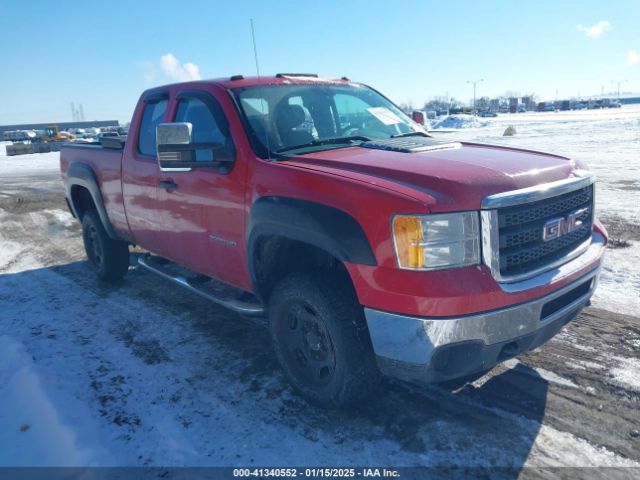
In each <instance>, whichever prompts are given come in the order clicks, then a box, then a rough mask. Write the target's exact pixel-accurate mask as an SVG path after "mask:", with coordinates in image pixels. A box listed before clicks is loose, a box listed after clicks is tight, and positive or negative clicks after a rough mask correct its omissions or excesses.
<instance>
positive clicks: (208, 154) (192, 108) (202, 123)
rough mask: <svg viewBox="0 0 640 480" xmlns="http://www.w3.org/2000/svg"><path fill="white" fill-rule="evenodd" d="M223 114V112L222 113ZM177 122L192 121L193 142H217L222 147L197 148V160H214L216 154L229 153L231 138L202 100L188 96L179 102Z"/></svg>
mask: <svg viewBox="0 0 640 480" xmlns="http://www.w3.org/2000/svg"><path fill="white" fill-rule="evenodd" d="M220 114H222V113H220ZM175 121H176V122H189V123H191V126H192V130H191V138H192V141H193V143H217V144H220V145H221V148H219V149H216V152H215V155H214V150H212V149H211V148H206V149H201V150H196V161H197V162H212V161H214V160H216V159H215V158H214V157H215V156H216V155H220V154H222V155H224V154H227V155H228V154H229V152H228V150H229V148H228V147H229V145H230V144H231V141H230V139H229V138H228V137H227V135H225V134H224V133H223V132H222V130H221V129H220V125H219V123H218V121H217V120H216V117H215V116H214V114H213V112H212V111H211V109H210V108H209V106H207V105H206V104H205V103H204V102H203V101H202V100H199V99H197V98H186V99H183V100H180V103H178V110H177V112H176V119H175Z"/></svg>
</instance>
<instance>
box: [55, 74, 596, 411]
mask: <svg viewBox="0 0 640 480" xmlns="http://www.w3.org/2000/svg"><path fill="white" fill-rule="evenodd" d="M305 111H306V112H309V113H310V116H311V121H312V122H313V128H312V129H307V130H300V129H299V128H297V127H299V126H300V125H301V124H303V123H304V122H308V121H309V120H308V117H307V115H306V113H305ZM314 132H315V133H314ZM102 142H103V144H102V145H73V144H69V145H68V146H65V147H63V149H62V151H61V155H60V165H61V172H62V179H63V181H64V185H65V195H66V200H67V202H68V205H69V208H70V210H71V212H72V213H73V215H74V216H75V217H76V218H77V219H78V220H79V221H80V222H81V223H82V232H83V239H84V244H85V249H86V253H87V257H88V260H89V265H90V266H91V267H92V269H93V270H94V271H95V273H96V274H97V276H98V277H99V278H101V279H103V280H107V281H117V280H120V279H121V278H122V277H123V276H124V275H125V273H126V272H127V270H128V269H129V265H130V253H129V245H138V246H140V247H142V248H143V249H145V250H147V251H148V252H150V253H149V254H144V255H137V256H136V262H137V264H138V265H139V266H140V267H143V268H146V269H148V270H149V271H151V272H153V273H156V274H158V275H160V276H162V277H163V278H165V279H167V280H171V281H173V282H174V283H176V284H178V285H180V286H182V287H186V288H187V289H188V290H190V291H191V292H193V293H197V294H199V295H201V296H203V297H205V298H208V299H210V300H212V301H214V302H217V303H219V304H221V305H223V306H225V307H226V308H230V309H232V310H233V311H235V312H238V313H241V314H244V315H257V316H263V315H266V316H268V321H269V327H270V332H271V337H272V340H273V345H274V350H275V353H276V356H277V358H278V360H279V362H280V365H281V366H282V369H283V371H284V373H285V375H286V377H287V378H288V379H289V381H290V382H291V384H292V385H293V386H294V388H295V389H296V390H297V391H298V392H299V393H300V394H301V395H303V396H304V397H305V398H306V399H307V400H309V401H310V402H312V403H315V404H318V405H322V406H325V407H342V406H345V405H351V404H357V403H359V402H362V401H363V400H367V399H371V398H375V392H376V389H377V388H378V386H379V381H380V375H381V374H384V375H389V376H392V377H396V378H400V379H403V380H408V381H413V382H421V383H434V382H442V381H454V380H455V381H456V382H461V383H464V382H465V381H468V380H470V379H473V378H477V377H478V376H480V375H482V374H483V373H484V372H486V371H487V370H488V369H491V368H492V367H493V366H494V365H496V364H497V363H499V362H502V361H504V360H507V359H509V358H513V357H514V356H516V355H518V354H520V353H522V352H526V351H528V350H531V349H533V348H536V347H538V346H539V345H541V344H543V343H544V342H546V341H547V340H549V339H550V338H551V337H553V336H554V335H555V334H556V333H557V332H558V331H559V330H560V329H561V328H562V327H563V326H564V325H565V324H566V323H567V322H569V321H570V320H571V319H572V318H574V317H575V316H576V315H577V314H578V312H579V311H580V310H581V309H582V308H583V307H584V306H585V305H586V304H587V303H588V302H589V299H590V297H591V295H592V293H593V291H594V289H595V287H596V284H597V279H598V275H599V271H600V265H601V261H602V257H603V254H604V250H605V244H606V241H607V234H606V232H605V230H604V228H603V227H602V225H601V224H600V223H599V222H598V221H597V219H596V217H595V214H594V212H595V209H594V177H593V175H591V174H590V173H589V172H588V170H587V167H586V165H585V164H584V163H582V162H581V161H579V160H572V159H569V158H566V157H562V156H559V155H552V154H544V153H540V152H537V151H530V150H522V149H516V148H510V147H501V146H485V145H479V144H473V143H459V142H455V141H452V140H449V139H437V138H434V137H432V136H430V135H428V134H426V133H425V132H424V131H423V129H422V127H420V126H419V125H417V124H416V123H415V122H413V121H412V120H411V119H410V118H409V117H407V115H405V114H404V113H403V112H402V111H401V110H400V109H399V108H398V107H397V106H396V105H394V104H393V103H391V102H390V101H389V100H387V99H386V98H385V97H383V96H382V95H380V94H379V93H377V92H376V91H375V90H373V89H370V88H369V87H367V86H365V85H363V84H360V83H355V82H352V81H350V80H348V79H340V80H333V79H320V78H317V77H316V76H310V75H296V74H279V75H276V76H275V77H259V78H245V77H243V76H234V77H231V78H229V79H226V78H225V79H218V80H207V81H194V82H188V83H182V84H176V85H168V86H163V87H158V88H153V89H151V90H147V91H145V92H144V93H143V94H142V96H141V98H140V100H139V102H138V105H137V106H136V109H135V112H134V114H133V118H132V121H131V132H130V134H129V135H128V137H127V140H126V141H123V140H122V139H116V140H114V139H111V138H103V139H102ZM214 279H215V280H214ZM136 281H143V280H142V277H138V279H137V280H136ZM216 282H218V283H216ZM219 282H222V283H224V284H225V285H226V286H225V287H224V288H218V287H219V285H220V283H219ZM245 328H247V329H249V328H250V327H248V326H247V327H245ZM249 341H251V335H250V332H247V342H249Z"/></svg>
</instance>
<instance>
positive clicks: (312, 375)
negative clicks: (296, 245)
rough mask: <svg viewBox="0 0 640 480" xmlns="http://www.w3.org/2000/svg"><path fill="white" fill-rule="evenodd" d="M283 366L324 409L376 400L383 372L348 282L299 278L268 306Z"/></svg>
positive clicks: (324, 276) (286, 283) (289, 280)
mask: <svg viewBox="0 0 640 480" xmlns="http://www.w3.org/2000/svg"><path fill="white" fill-rule="evenodd" d="M269 324H270V330H271V337H272V339H273V344H274V349H275V353H276V356H277V358H278V361H279V362H280V365H281V367H282V370H283V371H284V373H285V375H286V377H287V379H288V380H289V382H290V383H291V384H292V385H293V387H294V388H295V390H296V391H297V392H298V393H299V394H300V395H301V396H303V397H304V398H305V399H306V400H307V401H308V402H310V403H312V404H314V405H317V406H320V407H323V408H345V407H348V406H352V405H354V404H355V403H359V402H366V401H367V400H370V399H371V398H373V397H374V393H375V391H376V390H377V389H378V388H379V385H380V373H379V371H378V367H377V364H376V360H375V355H374V353H373V348H372V346H371V339H370V337H369V330H368V329H367V325H366V322H365V319H364V312H363V309H362V307H361V306H360V305H359V304H358V302H357V301H356V298H355V294H354V292H353V288H352V286H351V285H350V283H348V282H347V281H344V280H341V279H336V276H335V275H331V274H329V273H295V274H292V275H290V276H288V277H286V278H285V279H284V280H283V281H281V282H280V283H279V284H278V285H277V286H276V288H275V289H274V291H273V294H272V295H271V298H270V301H269Z"/></svg>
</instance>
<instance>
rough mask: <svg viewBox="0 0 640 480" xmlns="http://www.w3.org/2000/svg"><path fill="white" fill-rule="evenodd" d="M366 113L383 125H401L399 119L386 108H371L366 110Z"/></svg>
mask: <svg viewBox="0 0 640 480" xmlns="http://www.w3.org/2000/svg"><path fill="white" fill-rule="evenodd" d="M367 111H368V112H369V113H370V114H371V115H373V116H374V117H376V118H377V119H378V120H380V121H381V122H382V123H384V124H385V125H396V124H398V123H402V120H400V117H398V116H397V115H396V114H395V113H393V112H392V111H391V110H389V109H388V108H386V107H371V108H367Z"/></svg>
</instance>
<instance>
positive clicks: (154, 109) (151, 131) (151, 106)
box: [138, 100, 168, 157]
mask: <svg viewBox="0 0 640 480" xmlns="http://www.w3.org/2000/svg"><path fill="white" fill-rule="evenodd" d="M167 103H168V102H167V100H161V101H159V102H155V103H147V104H145V106H144V112H142V121H141V122H140V135H139V136H138V152H140V153H141V154H142V155H149V156H151V157H155V156H156V155H157V152H156V127H157V126H158V125H159V124H160V123H162V119H163V118H164V112H165V111H166V110H167Z"/></svg>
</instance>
